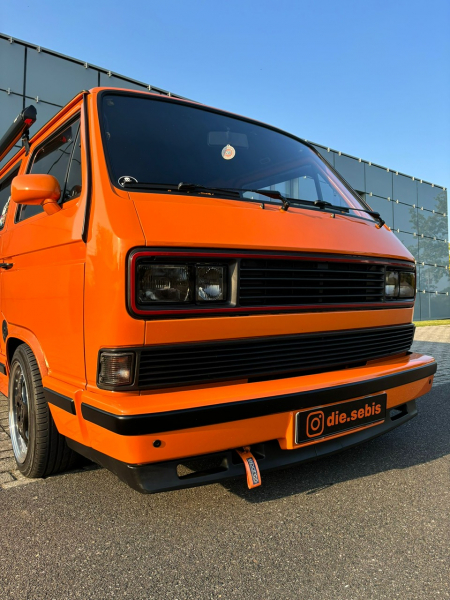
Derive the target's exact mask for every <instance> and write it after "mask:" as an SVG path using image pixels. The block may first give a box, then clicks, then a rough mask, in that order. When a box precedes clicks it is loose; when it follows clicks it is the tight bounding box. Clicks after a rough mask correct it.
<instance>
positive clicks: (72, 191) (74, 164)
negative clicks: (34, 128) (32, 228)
mask: <svg viewBox="0 0 450 600" xmlns="http://www.w3.org/2000/svg"><path fill="white" fill-rule="evenodd" d="M61 189H62V188H61ZM80 194H81V136H80V129H78V133H77V137H76V139H75V145H74V148H73V154H72V160H71V161H70V166H69V174H68V175H67V181H66V187H65V189H64V195H63V202H68V201H69V200H73V199H74V198H78V196H79V195H80Z"/></svg>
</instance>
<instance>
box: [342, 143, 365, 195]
mask: <svg viewBox="0 0 450 600" xmlns="http://www.w3.org/2000/svg"><path fill="white" fill-rule="evenodd" d="M334 168H335V169H336V170H337V171H339V173H340V174H341V175H342V177H343V178H344V179H345V180H346V181H348V182H349V184H350V185H351V186H352V188H353V189H355V190H357V191H358V192H365V191H366V185H365V176H364V163H363V162H359V161H358V160H357V159H355V158H351V157H350V156H344V155H343V154H341V155H339V153H338V154H336V156H335V157H334Z"/></svg>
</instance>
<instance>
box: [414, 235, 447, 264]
mask: <svg viewBox="0 0 450 600" xmlns="http://www.w3.org/2000/svg"><path fill="white" fill-rule="evenodd" d="M418 262H419V263H424V264H427V265H437V266H440V267H448V243H447V242H444V241H443V240H434V239H433V238H427V237H422V236H419V258H418Z"/></svg>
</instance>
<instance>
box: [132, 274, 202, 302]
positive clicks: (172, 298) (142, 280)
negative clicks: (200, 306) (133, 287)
mask: <svg viewBox="0 0 450 600" xmlns="http://www.w3.org/2000/svg"><path fill="white" fill-rule="evenodd" d="M193 291H194V285H193V269H192V267H191V266H190V265H167V264H166V265H160V264H140V265H138V267H137V296H138V301H139V303H140V304H153V303H160V302H164V303H166V302H167V303H169V302H170V303H174V304H175V303H177V304H182V303H185V302H186V303H188V302H192V300H193Z"/></svg>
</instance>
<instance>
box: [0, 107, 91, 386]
mask: <svg viewBox="0 0 450 600" xmlns="http://www.w3.org/2000/svg"><path fill="white" fill-rule="evenodd" d="M33 146H34V147H32V151H31V153H30V156H29V159H28V163H27V166H26V170H25V173H40V174H43V173H46V174H50V175H53V176H54V177H56V179H57V180H58V182H59V185H60V187H61V196H60V199H59V204H60V206H61V210H60V211H59V212H57V213H55V214H52V215H48V214H46V213H45V212H44V211H43V209H42V207H41V206H29V205H14V206H12V205H11V206H10V211H11V210H13V211H15V212H14V218H13V219H12V218H11V217H10V227H9V228H8V231H7V232H6V234H5V236H4V240H3V256H4V260H5V261H6V260H7V261H8V262H9V263H12V265H13V266H12V267H11V268H10V269H8V270H7V271H4V272H3V275H4V277H3V287H2V296H3V314H4V318H5V320H6V321H7V323H8V324H11V325H14V326H15V327H16V328H17V331H20V330H24V329H26V330H27V331H28V332H31V334H32V336H33V337H34V338H35V340H36V343H37V344H38V345H39V347H40V349H41V350H42V352H43V355H44V356H45V360H46V363H47V367H48V370H49V375H50V376H52V377H55V378H57V379H59V380H62V381H66V382H67V383H69V384H71V385H74V386H76V387H84V385H85V366H84V342H83V295H84V265H85V255H86V251H85V244H84V242H83V241H82V239H81V235H82V229H83V220H84V210H85V196H86V190H85V189H84V187H86V186H83V172H82V170H83V168H84V160H83V158H82V157H83V149H82V135H81V131H80V113H79V112H78V113H75V114H73V115H71V116H70V117H69V118H67V119H66V121H65V122H64V123H62V124H61V125H60V126H59V127H58V128H57V129H56V130H54V131H53V132H52V133H51V134H50V135H49V136H48V137H47V138H46V139H44V140H42V141H41V140H39V141H38V142H37V144H36V145H33ZM16 335H17V337H19V333H17V334H16Z"/></svg>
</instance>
